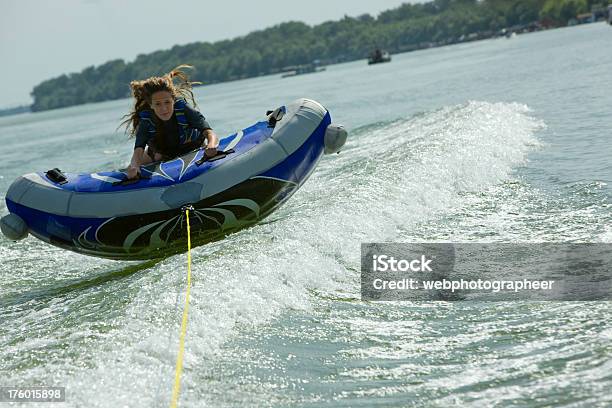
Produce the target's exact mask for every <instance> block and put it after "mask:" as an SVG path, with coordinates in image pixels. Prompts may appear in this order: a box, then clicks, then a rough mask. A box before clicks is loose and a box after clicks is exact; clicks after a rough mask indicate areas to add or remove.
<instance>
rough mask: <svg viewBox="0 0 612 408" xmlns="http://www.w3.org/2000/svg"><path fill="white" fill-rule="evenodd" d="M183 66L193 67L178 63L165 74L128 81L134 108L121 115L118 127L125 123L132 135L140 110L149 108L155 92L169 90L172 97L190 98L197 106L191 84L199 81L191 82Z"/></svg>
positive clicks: (136, 126)
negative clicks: (121, 118)
mask: <svg viewBox="0 0 612 408" xmlns="http://www.w3.org/2000/svg"><path fill="white" fill-rule="evenodd" d="M185 68H189V69H193V66H191V65H179V66H178V67H176V68H174V69H173V70H172V71H170V72H168V73H167V74H165V75H162V76H154V77H150V78H147V79H143V80H140V81H132V82H130V89H131V90H132V96H133V97H134V108H133V109H132V111H131V112H130V113H128V114H127V115H125V116H123V119H124V120H123V121H122V122H121V124H120V125H119V127H121V126H123V125H125V126H126V132H127V133H129V134H130V136H134V134H135V133H136V129H137V128H138V124H139V123H140V112H142V111H144V110H149V109H151V98H152V97H153V94H154V93H155V92H159V91H166V92H170V94H172V97H173V98H174V99H177V98H183V99H185V100H191V103H192V105H193V106H194V107H197V104H196V101H195V98H194V96H193V90H192V89H193V85H196V84H201V82H191V81H190V80H189V76H188V75H187V74H186V73H185V72H183V69H185Z"/></svg>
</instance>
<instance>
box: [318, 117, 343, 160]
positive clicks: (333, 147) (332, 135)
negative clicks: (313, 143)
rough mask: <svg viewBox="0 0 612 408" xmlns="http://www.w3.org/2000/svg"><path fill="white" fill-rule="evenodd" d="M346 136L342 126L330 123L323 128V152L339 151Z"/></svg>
mask: <svg viewBox="0 0 612 408" xmlns="http://www.w3.org/2000/svg"><path fill="white" fill-rule="evenodd" d="M347 136H348V132H347V131H346V129H344V126H342V125H335V124H333V123H332V124H330V125H329V126H328V127H327V129H326V130H325V138H324V139H323V143H324V144H325V149H324V150H323V152H324V153H325V154H331V153H339V152H340V149H342V146H344V143H346V138H347Z"/></svg>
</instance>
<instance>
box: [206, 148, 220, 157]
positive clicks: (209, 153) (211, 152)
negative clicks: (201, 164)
mask: <svg viewBox="0 0 612 408" xmlns="http://www.w3.org/2000/svg"><path fill="white" fill-rule="evenodd" d="M204 154H206V157H208V158H211V157H215V156H216V155H217V148H216V147H206V148H205V149H204Z"/></svg>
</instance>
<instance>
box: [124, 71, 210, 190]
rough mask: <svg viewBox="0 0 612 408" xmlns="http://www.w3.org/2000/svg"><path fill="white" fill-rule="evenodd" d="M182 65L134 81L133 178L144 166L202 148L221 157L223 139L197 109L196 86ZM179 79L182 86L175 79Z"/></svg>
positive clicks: (131, 125) (130, 169)
mask: <svg viewBox="0 0 612 408" xmlns="http://www.w3.org/2000/svg"><path fill="white" fill-rule="evenodd" d="M182 68H191V66H189V65H180V66H178V67H176V68H174V69H173V70H172V71H170V72H169V73H168V74H166V75H164V76H161V77H151V78H148V79H145V80H142V81H132V82H131V83H130V88H131V89H132V95H133V96H134V99H135V103H134V110H133V111H132V112H131V113H129V114H128V115H126V117H127V118H126V120H125V121H124V122H123V123H122V124H126V125H127V128H128V131H129V133H130V134H131V135H135V136H136V143H135V144H134V154H132V160H131V161H130V165H129V167H128V171H127V176H128V178H130V179H133V178H136V177H138V176H139V175H140V166H141V165H143V164H147V163H150V162H152V161H159V160H169V159H171V158H173V157H177V156H180V155H182V154H185V153H187V152H189V151H191V150H194V149H197V148H199V147H201V146H204V147H205V154H206V156H208V157H213V156H215V155H216V154H217V146H218V145H219V139H218V138H217V135H215V132H213V130H212V128H211V127H210V125H209V124H208V122H207V121H206V119H205V118H204V116H202V114H201V113H200V112H199V111H197V110H195V109H194V108H192V107H191V106H190V105H189V104H188V103H187V102H186V100H187V99H188V98H189V99H191V102H192V103H193V105H194V106H196V103H195V99H194V97H193V92H192V84H194V83H195V82H190V81H189V78H188V77H187V75H186V74H185V73H184V72H183V71H181V69H182ZM175 78H177V79H178V81H177V82H178V84H175V83H174V79H175Z"/></svg>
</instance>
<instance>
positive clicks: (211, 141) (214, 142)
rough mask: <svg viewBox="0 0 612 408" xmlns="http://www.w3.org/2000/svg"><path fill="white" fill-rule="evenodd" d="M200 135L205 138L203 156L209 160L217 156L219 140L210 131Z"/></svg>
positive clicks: (207, 130)
mask: <svg viewBox="0 0 612 408" xmlns="http://www.w3.org/2000/svg"><path fill="white" fill-rule="evenodd" d="M202 134H203V135H204V137H205V138H206V146H204V154H205V155H206V157H208V158H211V157H215V156H216V155H217V147H218V146H219V138H218V137H217V135H216V134H215V132H213V130H212V129H205V130H204V131H203V132H202Z"/></svg>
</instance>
